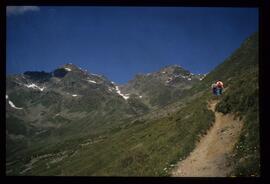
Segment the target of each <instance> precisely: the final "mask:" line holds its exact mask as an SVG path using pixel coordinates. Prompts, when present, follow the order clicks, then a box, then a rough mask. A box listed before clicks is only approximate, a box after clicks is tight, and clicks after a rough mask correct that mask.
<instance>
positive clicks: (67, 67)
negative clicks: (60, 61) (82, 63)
mask: <svg viewBox="0 0 270 184" xmlns="http://www.w3.org/2000/svg"><path fill="white" fill-rule="evenodd" d="M60 68H64V69H66V70H68V71H72V70H78V69H79V68H78V67H77V66H76V65H74V64H72V63H67V64H64V65H63V66H61V67H60Z"/></svg>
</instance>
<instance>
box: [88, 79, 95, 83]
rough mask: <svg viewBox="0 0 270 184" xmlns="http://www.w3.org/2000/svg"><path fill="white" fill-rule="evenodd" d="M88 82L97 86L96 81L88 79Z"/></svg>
mask: <svg viewBox="0 0 270 184" xmlns="http://www.w3.org/2000/svg"><path fill="white" fill-rule="evenodd" d="M87 81H88V82H91V83H95V84H96V83H97V82H96V81H93V80H90V79H88V80H87Z"/></svg>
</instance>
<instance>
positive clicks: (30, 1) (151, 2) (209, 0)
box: [0, 0, 270, 184]
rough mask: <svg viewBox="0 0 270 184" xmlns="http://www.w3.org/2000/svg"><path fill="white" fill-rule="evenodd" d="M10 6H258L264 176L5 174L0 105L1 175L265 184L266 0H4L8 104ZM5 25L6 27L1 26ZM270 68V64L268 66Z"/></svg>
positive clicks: (268, 14) (53, 179)
mask: <svg viewBox="0 0 270 184" xmlns="http://www.w3.org/2000/svg"><path fill="white" fill-rule="evenodd" d="M8 5H39V6H45V5H47V6H49V5H53V6H62V5H65V6H71V5H73V6H159V7H170V6H182V7H255V8H256V7H257V8H259V89H260V90H259V96H260V97H259V103H260V104H259V105H260V111H259V114H260V140H261V142H260V143H261V177H259V178H248V177H247V178H242V177H238V178H218V177H216V178H185V177H181V178H180V177H51V176H48V177H47V176H14V177H13V176H5V159H6V158H5V146H4V145H5V128H6V127H5V123H3V122H5V107H4V106H1V118H2V119H3V121H0V122H1V123H0V126H1V131H2V133H1V141H3V142H2V144H1V158H0V160H1V168H0V171H1V176H4V177H5V178H4V179H6V180H8V181H9V182H13V181H17V180H19V182H21V181H22V180H25V181H27V182H33V183H37V182H38V183H48V182H56V183H59V182H63V183H68V182H70V183H80V182H81V183H86V182H87V183H88V182H93V183H100V182H104V183H142V182H143V183H144V182H145V183H166V184H167V183H179V182H180V183H181V182H183V183H265V182H264V181H266V177H267V174H268V173H267V171H268V170H267V168H266V166H268V165H269V158H268V157H269V155H270V154H269V153H270V152H269V151H268V150H267V142H266V141H267V138H266V136H267V134H268V130H267V122H270V121H267V119H266V118H267V116H266V114H267V108H269V107H267V106H266V104H270V103H267V102H269V97H268V96H267V95H266V94H265V91H266V85H264V84H267V82H268V83H269V81H267V79H266V78H265V77H266V76H267V72H268V71H267V69H268V67H267V62H266V61H270V57H269V51H268V50H269V46H268V47H267V41H270V39H269V35H268V34H270V29H269V27H267V25H268V24H269V22H270V20H269V17H270V10H269V7H270V3H269V1H267V0H91V1H90V0H77V1H76V0H62V1H61V0H36V1H34V0H24V1H22V0H4V5H3V6H2V4H1V23H2V24H0V25H1V41H2V44H1V46H3V49H1V56H2V61H3V62H0V70H1V71H0V75H1V82H2V85H1V89H2V90H0V93H1V99H2V100H3V102H2V103H1V104H5V103H4V102H5V86H6V71H5V68H6V65H5V63H6V55H5V54H6V46H5V45H6V6H8ZM2 25H3V26H2ZM269 68H270V67H269Z"/></svg>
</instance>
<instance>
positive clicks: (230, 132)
mask: <svg viewBox="0 0 270 184" xmlns="http://www.w3.org/2000/svg"><path fill="white" fill-rule="evenodd" d="M216 104H217V101H211V102H209V104H208V108H209V109H210V110H212V111H213V112H214V113H215V122H214V124H213V126H212V127H211V128H210V129H209V130H208V132H207V134H206V135H205V136H204V137H202V138H201V139H200V141H199V142H198V143H197V145H196V148H195V149H194V150H193V151H192V152H191V153H190V155H189V156H188V157H187V158H186V159H185V160H183V161H180V162H179V163H178V164H177V166H176V167H175V169H174V170H173V171H172V173H171V175H172V176H184V177H197V176H198V177H225V176H227V175H228V174H229V173H230V172H231V171H232V166H231V165H230V163H229V161H228V157H229V156H230V155H231V154H232V151H233V147H234V145H235V143H236V142H237V140H238V138H239V135H240V133H241V130H242V127H243V122H242V121H239V120H238V119H234V116H233V115H231V114H227V115H223V114H222V113H219V112H215V106H216Z"/></svg>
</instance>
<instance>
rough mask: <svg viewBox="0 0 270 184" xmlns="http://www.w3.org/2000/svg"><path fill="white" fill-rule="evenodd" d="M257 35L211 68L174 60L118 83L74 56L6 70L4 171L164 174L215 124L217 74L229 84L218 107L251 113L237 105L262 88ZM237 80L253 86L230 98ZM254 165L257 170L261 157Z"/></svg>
mask: <svg viewBox="0 0 270 184" xmlns="http://www.w3.org/2000/svg"><path fill="white" fill-rule="evenodd" d="M257 41H258V38H257V33H255V34H254V35H252V36H251V37H250V38H248V39H247V40H246V41H245V42H244V43H243V45H242V46H241V47H240V48H239V49H238V50H237V51H236V52H234V53H233V54H232V56H231V57H230V58H228V59H227V60H226V61H224V63H222V64H221V65H219V66H218V67H217V68H216V69H214V70H213V71H211V72H210V73H209V74H207V75H206V74H199V75H197V74H192V73H190V72H189V71H187V70H185V69H184V68H182V67H180V66H178V65H172V66H165V67H164V68H161V69H160V70H159V71H156V72H153V73H148V74H137V75H136V76H135V77H134V79H132V80H130V81H129V82H128V83H127V84H124V85H118V84H116V83H114V82H112V81H110V80H109V79H108V78H106V77H105V76H103V75H98V74H93V73H89V72H87V71H86V70H84V69H81V68H79V67H78V66H76V65H74V64H71V63H69V64H65V65H63V66H60V67H59V68H57V69H55V70H54V71H52V72H49V73H48V72H44V71H41V72H40V71H26V72H24V73H23V74H16V75H9V76H7V80H6V159H7V160H6V169H7V170H6V174H7V175H123V176H125V175H128V176H130V175H135V176H140V175H143V176H144V175H155V176H164V175H167V174H168V173H166V172H165V171H164V170H163V168H164V167H165V166H166V165H168V164H169V163H171V164H172V163H175V162H176V161H177V160H178V159H180V158H182V157H185V156H186V155H187V154H188V153H189V152H190V151H192V149H193V148H194V145H195V142H196V140H197V137H198V136H199V135H200V134H202V133H203V132H205V131H206V130H207V129H208V128H209V126H211V122H212V121H213V114H212V112H210V111H208V110H207V108H206V104H207V101H208V100H210V99H211V90H210V89H209V87H210V86H211V83H212V82H213V81H215V80H217V79H220V80H222V81H223V82H224V84H225V87H228V88H227V91H226V95H224V97H223V98H222V100H221V101H220V103H219V105H218V110H219V111H221V112H223V113H238V112H241V113H242V114H241V113H240V114H241V115H242V116H243V117H249V116H252V118H254V113H251V112H250V111H249V110H246V111H244V110H243V109H240V108H241V105H243V104H244V103H251V104H252V103H253V105H254V103H256V99H253V101H248V100H246V99H250V98H251V97H250V96H254V94H255V91H256V90H257V86H256V84H257V78H256V75H257V74H256V72H257V70H256V68H257V62H258V53H257V49H258V48H257V47H258V44H257ZM247 74H250V76H249V77H248V78H250V80H251V81H246V78H247V77H243V76H244V75H247ZM240 81H245V84H246V85H249V84H250V85H251V86H252V89H251V90H250V91H249V92H250V93H243V95H242V96H241V98H239V99H233V98H232V96H235V91H234V90H235V88H234V86H235V85H236V84H238V83H240ZM254 90H255V91H254ZM253 92H254V93H253ZM241 94H242V93H241ZM255 98H256V97H255ZM254 100H255V101H254ZM232 104H234V106H233V107H232ZM235 104H236V105H235ZM237 104H239V105H237ZM249 105H250V104H249ZM235 106H236V107H235ZM254 107H255V105H254ZM226 108H227V109H226ZM252 112H257V110H254V111H252ZM255 119H256V118H255ZM247 122H249V120H247ZM256 123H258V121H255V120H254V121H252V122H251V123H250V124H249V125H248V126H249V127H252V126H253V125H254V126H257V124H256ZM245 131H247V132H249V133H250V132H251V131H252V130H251V129H248V128H247V129H246V130H245ZM253 131H254V130H253ZM257 136H258V135H257ZM253 138H254V137H253ZM255 139H256V140H257V137H256V138H254V140H255ZM246 144H249V143H246ZM239 154H240V153H239ZM241 154H243V157H244V156H246V155H247V154H248V153H242V152H241ZM245 154H246V155H245ZM249 154H251V153H249ZM251 155H253V156H254V155H255V156H254V157H256V159H257V160H258V159H259V158H258V155H256V154H255V153H252V154H251ZM252 158H253V157H252ZM238 160H240V158H238ZM238 160H236V161H235V162H236V163H237V162H238ZM252 164H253V165H256V163H252ZM252 164H251V165H252ZM238 167H239V168H241V167H244V166H243V165H241V163H239V166H238ZM249 167H252V168H253V170H252V172H255V171H254V170H256V172H257V173H258V171H257V165H256V166H254V167H253V166H249ZM236 168H237V167H236ZM235 172H237V169H236V171H235ZM249 172H251V171H249V170H248V171H246V173H249ZM258 175H259V174H258Z"/></svg>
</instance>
